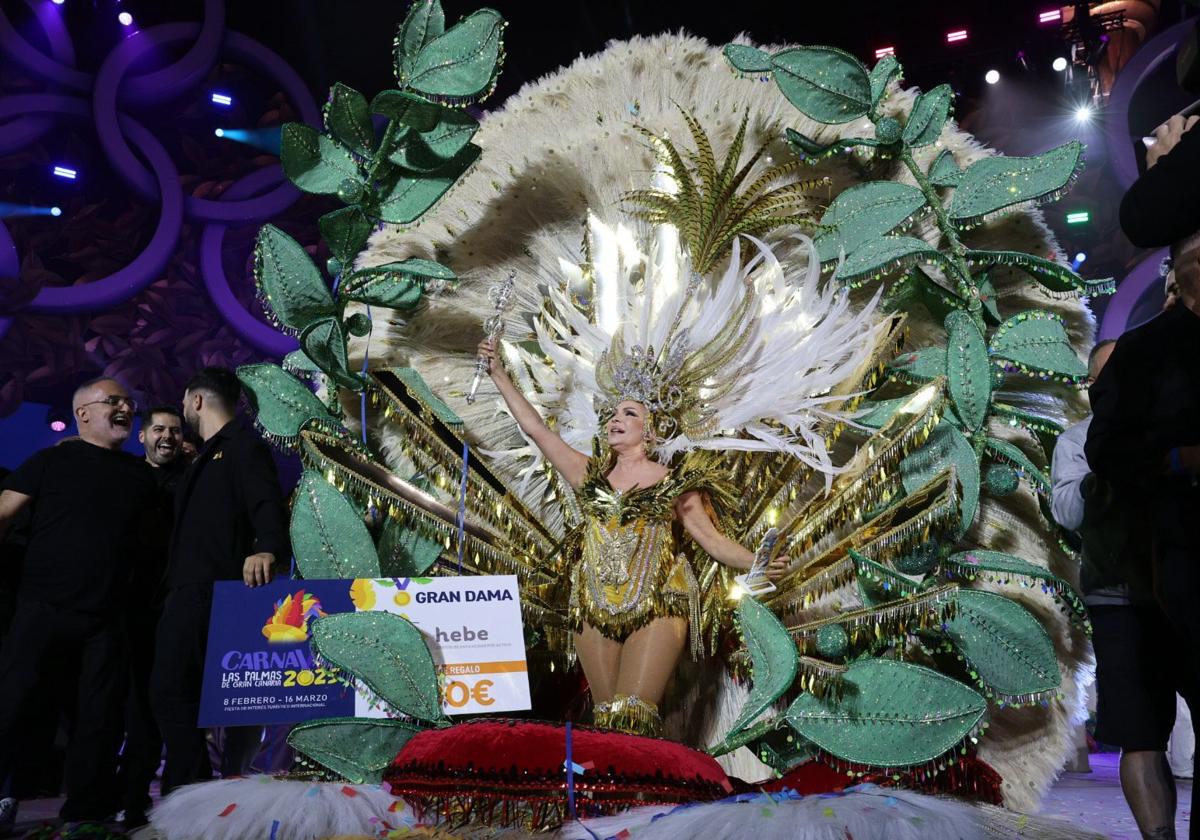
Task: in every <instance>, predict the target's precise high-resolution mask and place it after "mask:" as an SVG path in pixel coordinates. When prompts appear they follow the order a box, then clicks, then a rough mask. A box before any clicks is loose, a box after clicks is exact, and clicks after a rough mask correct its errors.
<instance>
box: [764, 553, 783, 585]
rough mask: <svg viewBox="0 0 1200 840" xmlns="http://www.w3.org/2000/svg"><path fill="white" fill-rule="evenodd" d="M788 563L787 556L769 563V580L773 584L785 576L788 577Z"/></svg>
mask: <svg viewBox="0 0 1200 840" xmlns="http://www.w3.org/2000/svg"><path fill="white" fill-rule="evenodd" d="M788 562H789V559H788V557H787V556H786V555H781V556H779V557H776V558H775V559H774V560H772V561H771V562H770V563H768V564H767V572H766V574H767V580H769V581H771V583H775V582H776V581H778V580H779V579H780V578H782V577H783V576H784V575H786V574H787V571H788Z"/></svg>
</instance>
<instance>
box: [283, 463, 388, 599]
mask: <svg viewBox="0 0 1200 840" xmlns="http://www.w3.org/2000/svg"><path fill="white" fill-rule="evenodd" d="M289 531H290V534H291V537H292V553H293V554H294V555H295V557H296V566H297V567H298V568H299V569H300V574H301V575H303V576H304V577H305V578H307V579H309V580H327V579H328V580H336V579H341V580H346V579H351V580H352V579H354V578H377V577H379V576H380V570H379V557H378V555H377V554H376V553H375V543H374V541H373V540H372V539H371V533H370V532H369V531H368V530H367V526H366V525H364V524H363V521H362V518H361V517H360V515H359V512H358V511H357V510H356V509H355V508H354V505H352V504H350V501H349V500H348V499H347V498H346V497H345V496H343V495H342V494H341V493H339V492H338V491H337V490H336V489H335V488H334V487H333V486H332V485H331V484H330V483H329V482H328V481H326V480H325V477H324V476H323V475H321V474H320V473H319V472H315V471H313V470H305V471H304V475H302V476H301V477H300V485H299V487H297V489H296V501H295V504H293V505H292V522H291V527H290V529H289Z"/></svg>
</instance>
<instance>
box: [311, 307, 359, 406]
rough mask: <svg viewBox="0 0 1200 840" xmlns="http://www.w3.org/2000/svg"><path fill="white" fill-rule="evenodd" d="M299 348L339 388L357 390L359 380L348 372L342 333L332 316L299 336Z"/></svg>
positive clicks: (344, 341) (337, 322) (344, 339)
mask: <svg viewBox="0 0 1200 840" xmlns="http://www.w3.org/2000/svg"><path fill="white" fill-rule="evenodd" d="M300 347H301V348H302V349H303V350H304V353H305V355H307V356H308V357H309V358H310V359H312V360H313V362H315V363H316V365H317V367H319V368H320V369H321V370H322V371H324V372H325V374H326V375H327V376H329V378H330V379H332V380H333V381H334V382H336V383H337V384H338V385H340V386H342V387H343V388H349V389H351V390H352V391H361V390H362V387H363V383H362V380H361V379H360V378H359V377H357V376H355V375H354V374H353V373H351V372H350V360H349V358H348V357H347V356H346V330H345V328H343V327H342V322H341V321H340V320H338V318H337V316H336V315H331V316H329V317H328V318H321V319H320V320H317V321H314V322H313V323H311V324H309V325H308V326H307V327H305V328H304V331H303V332H301V333H300Z"/></svg>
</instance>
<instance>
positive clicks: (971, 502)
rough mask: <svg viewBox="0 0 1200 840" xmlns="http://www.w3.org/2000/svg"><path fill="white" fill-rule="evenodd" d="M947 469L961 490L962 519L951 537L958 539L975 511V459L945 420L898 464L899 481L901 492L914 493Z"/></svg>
mask: <svg viewBox="0 0 1200 840" xmlns="http://www.w3.org/2000/svg"><path fill="white" fill-rule="evenodd" d="M951 466H952V467H954V472H955V475H956V476H957V477H958V482H959V484H960V485H961V487H962V499H961V501H960V502H959V506H960V510H961V512H962V519H961V521H960V522H959V527H958V529H957V533H956V535H955V536H956V537H959V536H962V535H963V534H964V533H966V531H967V529H968V528H970V527H971V523H972V522H974V521H975V511H976V510H977V509H978V508H979V460H978V459H977V458H976V457H975V450H974V448H972V446H971V442H970V441H968V440H967V439H966V437H964V436H963V433H962V432H960V431H959V430H958V429H956V428H954V426H953V425H951V424H950V423H949V422H947V421H946V420H942V421H941V422H940V423H938V425H937V428H935V429H934V430H933V434H931V435H930V436H929V440H927V441H926V442H925V444H924V445H923V446H921V447H920V448H919V449H917V450H916V451H915V452H913V453H911V454H909V455H908V456H907V457H906V458H905V459H904V460H903V461H901V462H900V479H901V482H902V483H903V484H904V489H905V491H907V492H909V493H914V492H916V491H917V490H919V489H921V488H922V487H924V486H925V485H926V484H927V483H928V482H929V481H931V480H932V479H933V478H934V477H935V476H936V475H937V474H938V473H940V472H941V471H942V470H944V469H946V468H947V467H951Z"/></svg>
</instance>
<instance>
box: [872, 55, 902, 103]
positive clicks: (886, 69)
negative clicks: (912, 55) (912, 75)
mask: <svg viewBox="0 0 1200 840" xmlns="http://www.w3.org/2000/svg"><path fill="white" fill-rule="evenodd" d="M899 75H900V62H899V61H897V60H896V56H894V55H885V56H884V57H883V58H881V59H879V61H877V62H875V66H874V67H872V68H871V73H870V77H869V78H870V86H871V105H872V107H874V106H875V105H878V104H879V100H881V99H883V95H884V94H885V93H887V86H888V83H890V82H891V81H892V79H893V78H895V77H896V76H899Z"/></svg>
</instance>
